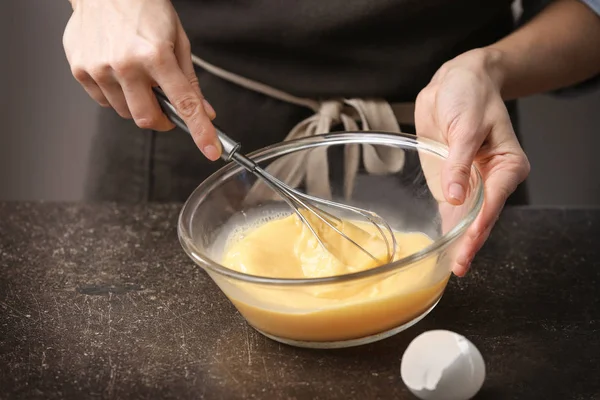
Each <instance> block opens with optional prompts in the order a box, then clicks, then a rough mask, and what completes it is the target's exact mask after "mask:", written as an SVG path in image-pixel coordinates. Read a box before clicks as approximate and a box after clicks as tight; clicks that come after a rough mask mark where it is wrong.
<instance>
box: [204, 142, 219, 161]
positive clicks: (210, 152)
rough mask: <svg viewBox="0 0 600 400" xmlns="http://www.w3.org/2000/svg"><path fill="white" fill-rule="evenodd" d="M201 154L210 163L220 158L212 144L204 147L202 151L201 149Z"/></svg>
mask: <svg viewBox="0 0 600 400" xmlns="http://www.w3.org/2000/svg"><path fill="white" fill-rule="evenodd" d="M202 153H204V155H205V156H206V158H208V159H209V160H211V161H215V160H218V159H219V157H220V156H221V154H220V153H219V150H218V149H217V147H216V146H213V145H212V144H209V145H208V146H205V147H204V149H202Z"/></svg>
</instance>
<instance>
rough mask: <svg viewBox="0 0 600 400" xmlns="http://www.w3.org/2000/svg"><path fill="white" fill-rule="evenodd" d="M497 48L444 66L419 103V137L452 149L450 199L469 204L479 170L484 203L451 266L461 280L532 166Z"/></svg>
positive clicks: (446, 170)
mask: <svg viewBox="0 0 600 400" xmlns="http://www.w3.org/2000/svg"><path fill="white" fill-rule="evenodd" d="M496 55H497V54H494V51H493V50H488V49H477V50H472V51H469V52H467V53H464V54H462V55H460V56H458V57H456V58H454V59H453V60H450V61H448V62H447V63H445V64H444V65H443V66H442V67H441V68H440V69H439V70H438V71H437V73H436V74H435V75H434V77H433V78H432V80H431V82H430V83H429V85H428V86H427V87H425V88H424V89H423V90H422V91H421V93H420V94H419V96H418V97H417V101H416V110H415V125H416V129H417V135H419V136H423V137H428V138H430V139H433V140H436V141H438V142H441V143H445V144H447V145H448V147H449V149H450V154H449V157H448V159H447V161H446V162H445V164H444V167H443V171H442V176H441V183H442V192H443V194H444V197H445V199H446V201H447V202H448V203H450V204H453V205H459V204H462V203H463V202H464V200H465V193H466V189H465V188H466V187H467V185H468V182H469V177H470V176H471V172H470V171H471V165H472V164H473V163H474V164H475V166H476V167H477V168H478V169H479V171H480V172H481V175H482V176H483V181H484V192H485V200H484V205H483V209H482V210H481V213H480V214H479V216H478V217H477V219H476V220H475V221H474V223H473V224H472V225H471V227H470V228H469V230H468V231H467V233H466V235H465V238H464V240H463V241H462V242H461V247H460V249H458V252H457V253H456V259H455V264H454V266H453V268H452V270H453V271H454V273H455V274H456V275H458V276H463V275H464V274H465V273H466V272H467V271H468V269H469V267H470V264H471V261H472V260H473V257H475V254H476V253H477V252H478V251H479V249H480V248H481V246H483V244H484V242H485V241H486V240H487V238H488V236H489V234H490V231H491V230H492V227H493V226H494V224H495V223H496V220H497V219H498V216H499V215H500V212H501V211H502V208H503V207H504V203H505V202H506V199H507V198H508V196H509V195H510V194H511V193H512V192H514V190H515V189H516V188H517V186H518V185H519V184H520V183H521V182H523V181H524V180H525V178H526V177H527V175H528V174H529V170H530V166H529V161H528V159H527V156H526V155H525V153H524V152H523V149H522V148H521V146H520V144H519V142H518V140H517V137H516V136H515V132H514V130H513V127H512V124H511V121H510V118H509V115H508V111H507V109H506V106H505V105H504V102H503V100H502V96H501V87H502V73H501V71H500V70H499V69H498V68H497V67H496V64H495V62H494V60H495V56H496Z"/></svg>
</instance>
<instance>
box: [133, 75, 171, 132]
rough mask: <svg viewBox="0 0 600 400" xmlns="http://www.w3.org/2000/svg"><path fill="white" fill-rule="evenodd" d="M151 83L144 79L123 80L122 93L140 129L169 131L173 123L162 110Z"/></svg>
mask: <svg viewBox="0 0 600 400" xmlns="http://www.w3.org/2000/svg"><path fill="white" fill-rule="evenodd" d="M151 86H152V85H151V83H150V82H149V81H148V80H145V79H133V80H124V82H123V94H124V95H125V98H126V100H127V105H128V107H129V110H130V112H131V115H132V117H133V119H134V121H135V123H136V125H137V126H139V127H140V128H142V129H153V130H156V131H161V132H165V131H169V130H171V129H173V128H174V126H175V125H174V124H173V123H172V122H171V121H169V119H168V118H167V116H166V115H165V114H164V113H163V112H162V110H161V108H160V106H159V105H158V101H157V99H156V96H155V95H154V93H153V92H152V87H151Z"/></svg>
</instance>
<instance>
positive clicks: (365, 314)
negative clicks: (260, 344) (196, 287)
mask: <svg viewBox="0 0 600 400" xmlns="http://www.w3.org/2000/svg"><path fill="white" fill-rule="evenodd" d="M349 149H354V150H353V151H356V150H357V149H362V150H363V151H377V152H379V153H380V154H387V155H388V156H389V157H392V158H393V160H392V161H395V162H396V164H397V165H400V168H396V170H398V169H399V170H398V171H392V172H389V171H388V172H387V173H386V172H385V171H383V172H382V171H381V170H378V169H377V168H374V167H373V166H372V164H371V167H369V166H368V165H367V164H368V162H367V163H365V162H363V161H362V159H361V161H360V162H359V163H358V164H359V165H358V169H357V173H356V177H355V179H354V180H353V182H354V186H353V189H352V190H351V191H350V190H345V189H344V188H345V186H344V171H345V169H344V154H345V152H347V151H349ZM324 151H326V154H327V155H328V157H327V161H326V163H327V164H326V167H327V168H328V169H329V171H327V170H326V169H323V174H326V175H327V176H329V188H330V190H331V196H332V199H333V200H336V201H339V202H342V203H346V204H350V205H354V206H359V207H363V208H367V209H369V210H372V211H374V212H376V213H378V214H379V215H381V216H382V217H384V218H385V219H386V220H387V222H388V223H389V224H390V225H391V227H392V228H393V229H394V230H395V231H397V232H420V233H423V234H425V235H426V236H427V237H428V238H429V240H427V241H425V242H423V241H421V245H420V246H418V247H416V248H414V252H413V253H412V254H409V255H407V256H406V257H403V258H400V259H398V260H397V261H395V262H392V263H389V264H386V265H382V266H379V267H376V268H372V269H367V270H364V271H360V272H354V273H348V274H345V275H338V276H324V277H318V278H302V279H300V278H298V279H294V278H273V277H265V276H256V275H251V274H247V273H243V272H240V271H236V270H233V269H229V268H227V267H225V266H223V265H222V264H221V261H222V259H223V258H222V257H223V254H224V251H225V250H226V246H227V240H228V238H229V237H230V235H231V234H232V232H235V231H240V229H243V227H248V226H250V225H251V224H252V223H255V222H256V221H257V220H261V219H263V220H264V219H265V218H269V217H272V216H273V215H274V214H278V215H284V214H291V209H290V208H289V207H288V206H287V205H286V204H285V203H284V202H282V201H281V200H278V198H277V196H274V195H273V193H272V192H269V191H262V192H261V191H258V192H253V195H252V196H249V193H251V191H252V188H253V187H254V188H255V187H256V185H259V184H260V182H258V183H257V178H256V177H255V176H254V175H252V174H251V173H248V172H247V171H245V170H244V169H242V168H241V167H239V166H238V165H236V164H234V163H230V164H227V165H226V166H224V167H223V168H221V169H220V170H219V171H217V172H216V173H215V174H213V175H212V176H210V177H209V178H208V179H206V180H205V181H204V182H203V183H201V184H200V185H199V186H198V187H197V188H196V190H195V191H194V192H193V193H192V194H191V195H190V197H189V198H188V200H187V201H186V203H185V205H184V206H183V208H182V210H181V213H180V216H179V223H178V233H179V239H180V242H181V245H182V246H183V249H184V250H185V252H186V253H187V254H188V256H189V257H190V258H191V259H192V260H193V261H194V262H195V263H196V264H197V265H198V266H200V267H201V268H203V269H204V270H205V271H206V272H207V273H208V274H209V275H210V277H211V278H212V279H213V280H214V282H215V283H216V284H217V285H218V286H219V288H220V289H221V290H222V291H223V293H224V294H225V295H226V296H227V297H228V298H229V300H230V301H231V302H232V303H233V304H234V305H235V307H236V308H237V309H238V311H239V312H240V314H241V315H242V316H243V317H244V318H245V319H246V320H247V322H248V323H249V324H250V325H251V326H252V327H254V328H255V329H256V330H258V331H259V332H260V333H262V334H264V335H265V336H267V337H269V338H271V339H274V340H276V341H279V342H282V343H286V344H290V345H294V346H301V347H311V348H338V347H349V346H356V345H360V344H365V343H369V342H373V341H377V340H381V339H384V338H386V337H389V336H391V335H394V334H396V333H398V332H400V331H402V330H404V329H407V328H408V327H410V326H412V325H414V324H415V323H417V322H418V321H420V320H421V319H422V318H424V317H425V316H426V315H427V314H428V313H429V312H430V311H431V310H432V309H433V308H434V307H435V306H436V304H437V303H438V301H439V300H440V298H441V297H442V294H443V292H444V290H445V288H446V284H447V282H448V279H449V278H450V275H451V266H452V261H453V259H454V257H455V253H456V249H457V247H458V244H459V243H460V239H461V238H462V236H463V234H464V233H465V231H466V229H467V228H468V227H469V225H470V224H471V223H472V222H473V220H474V219H475V217H476V216H477V214H478V213H479V211H480V209H481V206H482V203H483V185H482V180H481V176H480V174H479V172H478V171H477V170H476V169H475V168H473V169H472V170H471V177H470V182H469V187H468V188H467V191H466V193H467V196H466V200H465V202H464V203H463V204H462V205H460V206H454V205H451V204H450V203H448V202H446V200H445V198H444V196H443V193H442V190H441V189H442V188H441V171H442V165H443V162H444V160H445V159H446V157H447V155H448V149H447V147H446V146H444V145H441V144H439V143H436V142H433V141H431V140H426V139H424V138H420V137H417V136H414V135H411V134H395V133H383V132H371V131H369V132H342V133H333V134H328V135H319V136H314V137H309V138H305V139H299V140H293V141H289V142H283V143H279V144H276V145H273V146H270V147H267V148H264V149H262V150H258V151H256V152H254V153H252V154H250V155H249V156H250V157H251V158H252V159H253V160H255V161H256V162H257V163H259V165H261V166H262V167H267V166H268V165H269V164H271V163H272V162H274V161H275V160H280V159H283V158H286V157H298V156H300V155H308V154H316V152H320V154H321V156H322V155H323V154H324ZM307 152H308V153H307ZM386 152H387V153H386ZM359 154H360V151H359ZM321 160H322V158H321ZM392 164H393V162H392ZM355 166H356V164H355ZM370 171H371V172H370ZM373 171H374V172H373ZM278 177H279V178H280V179H282V180H284V181H285V176H283V175H282V176H278ZM296 187H298V188H299V189H302V190H308V189H307V187H308V186H306V185H303V183H302V182H301V183H300V184H298V185H296ZM309 194H315V193H310V191H309ZM250 197H251V199H250ZM249 199H250V200H249ZM422 237H425V236H422ZM399 245H400V246H402V245H403V243H402V240H401V241H400V243H399ZM282 263H283V262H282ZM281 268H285V265H283V264H282V266H281Z"/></svg>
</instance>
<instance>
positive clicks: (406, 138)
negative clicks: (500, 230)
mask: <svg viewBox="0 0 600 400" xmlns="http://www.w3.org/2000/svg"><path fill="white" fill-rule="evenodd" d="M374 142H375V143H374ZM345 144H373V145H385V144H394V145H402V146H404V147H412V148H414V149H415V150H417V151H427V152H429V153H430V154H435V155H437V156H439V157H442V158H447V157H448V154H449V151H448V147H447V146H446V145H444V144H442V143H439V142H437V141H434V140H432V139H428V138H424V137H421V136H417V135H413V134H410V133H404V132H402V133H395V132H383V131H343V132H335V133H328V134H322V135H316V136H309V137H305V138H300V139H293V140H288V141H284V142H280V143H276V144H273V145H270V146H266V147H263V148H262V149H259V150H256V151H253V152H251V153H249V154H247V157H249V158H251V159H252V160H253V161H255V162H262V161H266V160H269V159H270V158H273V157H279V156H282V155H285V154H289V153H293V152H297V151H301V150H306V149H310V148H314V147H319V146H322V145H345ZM242 169H243V168H242V167H241V166H239V165H237V164H235V163H233V162H229V163H227V164H226V165H225V166H223V167H222V168H220V169H219V170H217V171H216V172H215V173H213V174H212V175H210V176H209V177H208V178H206V179H205V180H204V181H203V182H201V183H200V184H199V185H198V186H197V187H196V189H194V191H193V192H192V193H191V194H190V195H189V197H188V198H187V200H186V201H185V203H184V204H183V207H182V208H181V210H180V212H179V218H178V222H177V235H178V238H179V242H180V244H181V246H182V247H183V250H184V251H185V253H186V254H187V255H188V257H190V258H191V259H192V260H193V261H194V263H196V264H197V265H198V266H199V267H201V268H203V269H205V270H206V269H208V270H209V271H210V272H214V273H217V274H219V275H223V276H226V277H228V278H232V279H235V280H238V281H243V282H250V283H257V284H263V285H279V286H298V285H323V284H331V283H340V282H349V281H354V280H359V279H364V278H367V277H371V276H375V275H380V274H385V273H387V272H391V271H397V270H400V269H403V268H408V267H410V266H412V265H414V264H415V263H416V262H418V261H421V260H423V259H425V258H427V257H429V256H432V255H435V254H437V253H439V252H440V251H441V250H443V249H445V248H447V247H448V246H449V245H450V244H452V243H453V242H454V241H456V240H457V239H458V238H459V237H461V235H462V234H463V233H464V232H465V231H466V230H467V229H468V228H469V226H470V225H471V224H472V223H473V221H474V220H475V218H476V217H477V216H478V215H479V212H480V211H481V208H482V206H483V200H484V185H483V179H482V176H481V173H480V172H479V170H478V169H477V168H476V167H475V165H473V166H472V167H471V169H472V171H474V173H475V176H476V185H475V187H474V190H475V202H474V205H473V207H472V208H471V209H470V210H469V211H468V213H467V215H466V216H465V217H463V218H462V219H461V220H460V221H459V222H458V223H457V224H456V225H455V226H454V227H453V228H452V229H450V231H448V232H447V233H445V234H443V235H442V236H440V237H439V238H438V239H436V240H434V241H433V242H432V243H431V244H430V245H428V246H427V247H425V248H424V249H422V250H420V251H418V252H416V253H412V254H410V255H409V256H406V257H403V258H401V259H399V260H397V261H394V262H391V263H388V264H384V265H380V266H378V267H375V268H371V269H367V270H363V271H359V272H353V273H350V274H343V275H334V276H328V277H320V278H271V277H265V276H260V275H252V274H246V273H243V272H238V271H235V270H232V269H230V268H227V267H225V266H223V265H221V264H220V263H218V262H215V261H214V260H212V259H211V258H210V257H208V256H207V255H205V254H203V252H202V251H199V250H198V249H197V248H196V246H195V245H194V242H193V241H192V238H191V235H190V233H189V230H188V227H187V224H191V219H190V221H187V223H186V221H184V218H185V214H186V213H188V212H190V208H191V207H195V205H198V204H201V203H202V202H203V201H204V200H205V199H206V197H207V196H208V195H209V194H210V192H211V190H213V189H215V188H216V187H217V186H218V185H219V184H220V183H221V182H222V181H224V180H226V179H228V178H230V177H231V176H232V175H235V174H237V173H239V172H240V171H241V170H242ZM194 209H195V208H194ZM191 211H192V212H193V210H191ZM209 271H207V272H209Z"/></svg>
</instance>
